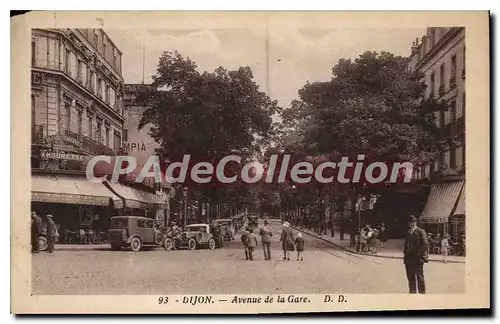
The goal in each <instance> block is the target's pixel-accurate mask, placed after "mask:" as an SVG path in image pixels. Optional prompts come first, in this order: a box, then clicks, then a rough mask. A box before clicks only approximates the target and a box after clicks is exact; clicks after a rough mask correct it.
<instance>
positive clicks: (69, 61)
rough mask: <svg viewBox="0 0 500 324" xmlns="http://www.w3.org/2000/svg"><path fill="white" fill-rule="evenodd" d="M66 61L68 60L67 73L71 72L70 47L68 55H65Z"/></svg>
mask: <svg viewBox="0 0 500 324" xmlns="http://www.w3.org/2000/svg"><path fill="white" fill-rule="evenodd" d="M64 62H66V66H65V67H66V69H65V70H66V71H65V72H66V73H68V74H69V71H71V52H70V50H69V49H66V56H65V57H64Z"/></svg>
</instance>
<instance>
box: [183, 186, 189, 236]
mask: <svg viewBox="0 0 500 324" xmlns="http://www.w3.org/2000/svg"><path fill="white" fill-rule="evenodd" d="M182 196H183V197H184V228H186V226H187V210H188V209H187V196H188V188H187V187H184V188H183V189H182Z"/></svg>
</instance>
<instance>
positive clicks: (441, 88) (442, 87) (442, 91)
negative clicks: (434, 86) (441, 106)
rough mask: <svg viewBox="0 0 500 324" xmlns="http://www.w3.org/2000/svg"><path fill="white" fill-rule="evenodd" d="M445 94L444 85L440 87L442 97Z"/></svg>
mask: <svg viewBox="0 0 500 324" xmlns="http://www.w3.org/2000/svg"><path fill="white" fill-rule="evenodd" d="M443 94H444V84H442V85H440V86H439V95H440V96H442V95H443Z"/></svg>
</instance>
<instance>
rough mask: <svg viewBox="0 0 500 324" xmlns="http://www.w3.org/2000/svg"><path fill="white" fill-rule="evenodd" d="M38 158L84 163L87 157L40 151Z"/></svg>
mask: <svg viewBox="0 0 500 324" xmlns="http://www.w3.org/2000/svg"><path fill="white" fill-rule="evenodd" d="M40 157H41V158H42V159H45V160H54V159H55V160H72V161H84V160H85V158H86V157H87V156H86V155H81V154H73V153H64V152H58V151H56V152H52V151H41V152H40Z"/></svg>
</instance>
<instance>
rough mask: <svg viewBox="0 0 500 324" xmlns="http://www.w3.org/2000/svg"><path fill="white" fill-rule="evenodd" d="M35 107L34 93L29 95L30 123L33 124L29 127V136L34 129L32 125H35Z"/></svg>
mask: <svg viewBox="0 0 500 324" xmlns="http://www.w3.org/2000/svg"><path fill="white" fill-rule="evenodd" d="M35 107H36V106H35V95H31V125H32V126H33V127H31V132H32V134H31V137H33V131H34V129H35V127H34V126H35V125H36V120H35V118H36V114H35Z"/></svg>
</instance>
